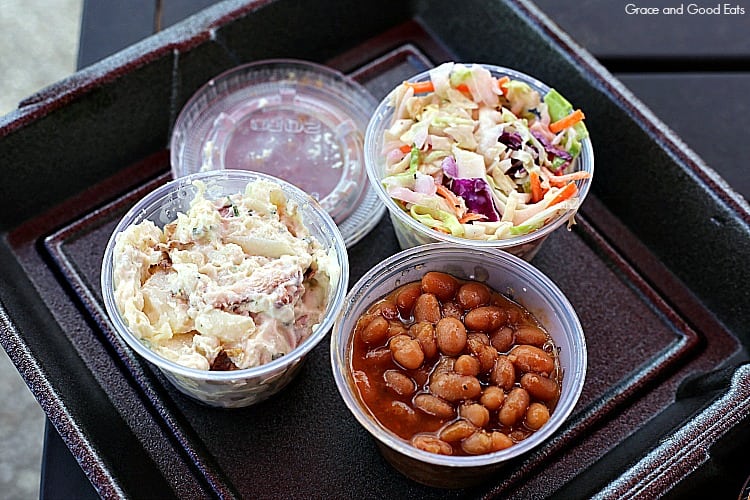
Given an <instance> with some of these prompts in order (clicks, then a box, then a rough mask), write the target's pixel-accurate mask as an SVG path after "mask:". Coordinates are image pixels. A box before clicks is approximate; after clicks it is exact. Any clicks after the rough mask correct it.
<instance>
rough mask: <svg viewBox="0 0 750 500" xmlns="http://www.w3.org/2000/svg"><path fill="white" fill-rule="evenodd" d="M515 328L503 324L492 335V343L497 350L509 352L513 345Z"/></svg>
mask: <svg viewBox="0 0 750 500" xmlns="http://www.w3.org/2000/svg"><path fill="white" fill-rule="evenodd" d="M513 339H514V334H513V329H512V328H510V327H509V326H501V327H500V328H498V329H497V330H495V331H494V332H492V335H490V344H492V347H494V348H495V349H497V352H507V351H508V349H510V348H511V347H512V346H513Z"/></svg>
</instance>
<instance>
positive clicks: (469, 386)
mask: <svg viewBox="0 0 750 500" xmlns="http://www.w3.org/2000/svg"><path fill="white" fill-rule="evenodd" d="M430 392H432V393H433V394H434V395H436V396H439V397H441V398H443V399H445V400H446V401H451V402H457V401H463V400H467V399H474V398H476V397H478V396H479V395H480V394H481V393H482V386H481V385H480V383H479V380H478V379H477V378H476V377H471V376H468V375H459V374H458V373H455V372H444V373H438V374H433V376H432V378H431V380H430Z"/></svg>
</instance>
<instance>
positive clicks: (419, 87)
mask: <svg viewBox="0 0 750 500" xmlns="http://www.w3.org/2000/svg"><path fill="white" fill-rule="evenodd" d="M404 85H406V86H407V87H411V88H413V89H414V93H415V94H421V93H423V92H434V91H435V86H434V85H433V84H432V82H431V81H429V80H428V81H426V82H404Z"/></svg>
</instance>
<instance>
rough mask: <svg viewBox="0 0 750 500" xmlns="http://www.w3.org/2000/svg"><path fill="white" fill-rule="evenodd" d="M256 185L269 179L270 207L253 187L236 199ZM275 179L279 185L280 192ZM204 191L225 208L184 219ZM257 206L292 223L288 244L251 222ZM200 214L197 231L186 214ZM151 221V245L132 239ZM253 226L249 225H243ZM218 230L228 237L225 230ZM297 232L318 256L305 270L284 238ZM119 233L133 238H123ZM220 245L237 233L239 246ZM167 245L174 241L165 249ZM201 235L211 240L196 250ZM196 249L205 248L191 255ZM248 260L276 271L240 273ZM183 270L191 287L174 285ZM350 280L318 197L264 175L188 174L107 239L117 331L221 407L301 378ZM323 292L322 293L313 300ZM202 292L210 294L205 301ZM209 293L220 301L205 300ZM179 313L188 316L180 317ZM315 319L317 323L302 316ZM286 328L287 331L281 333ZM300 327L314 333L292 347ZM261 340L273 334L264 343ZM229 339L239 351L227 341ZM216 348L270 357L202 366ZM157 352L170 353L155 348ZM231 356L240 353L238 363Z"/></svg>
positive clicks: (179, 384)
mask: <svg viewBox="0 0 750 500" xmlns="http://www.w3.org/2000/svg"><path fill="white" fill-rule="evenodd" d="M256 182H263V183H264V184H262V186H264V189H263V190H262V191H264V193H265V194H263V196H265V197H266V198H268V199H270V200H271V201H272V203H265V199H264V203H265V204H263V203H260V202H259V201H257V200H256V199H255V198H253V197H252V196H250V195H249V194H246V196H245V200H247V201H243V200H242V199H240V201H237V198H232V197H233V196H236V195H237V194H238V193H245V189H246V186H248V183H256ZM268 183H271V184H268ZM260 185H261V184H258V186H260ZM271 185H272V186H276V187H278V191H276V190H274V189H273V188H272V187H270V186H271ZM252 192H253V193H256V192H258V191H252ZM248 193H250V191H248ZM268 193H271V194H268ZM282 195H283V196H282ZM196 198H198V199H199V200H212V201H213V200H216V202H215V205H217V206H218V208H217V210H216V211H215V213H214V212H211V211H210V210H208V209H206V213H208V215H207V216H205V218H204V219H198V218H196V219H193V216H192V215H191V216H187V215H185V214H186V213H188V211H189V209H190V208H191V203H192V202H193V200H194V199H196ZM259 199H260V197H259ZM196 205H197V203H196ZM203 206H208V205H203ZM268 207H271V209H270V210H268ZM254 211H255V213H256V216H257V217H270V218H271V219H273V217H272V216H274V217H277V219H278V220H279V221H281V220H282V218H283V222H278V224H276V226H270V227H272V228H273V230H275V231H277V232H285V231H286V230H285V229H284V227H283V226H280V225H279V224H285V225H286V227H287V228H288V232H289V234H288V235H287V236H286V237H287V240H279V239H276V240H274V238H279V237H274V236H273V231H271V230H265V229H263V227H261V225H260V224H261V223H260V222H257V221H256V222H247V221H255V220H256V219H252V217H253V215H252V214H253V212H254ZM243 212H244V214H247V215H244V214H243ZM189 213H190V214H193V213H195V212H189ZM277 214H278V215H277ZM243 217H244V218H243ZM233 218H234V220H233ZM178 219H179V220H182V221H183V224H182V225H180V224H179V223H177V224H175V225H174V227H175V229H172V228H170V229H169V230H168V231H167V230H164V227H165V226H167V225H169V224H170V223H172V222H174V221H177V220H178ZM271 219H269V220H271ZM193 220H198V221H203V222H200V223H196V224H193V226H192V229H190V227H188V226H186V225H185V221H188V222H191V224H192V221H193ZM205 220H209V222H205ZM258 220H259V219H258ZM240 222H241V223H242V224H244V226H241V227H242V228H243V230H241V231H235V232H232V233H231V235H230V236H228V237H227V236H224V235H223V233H221V232H220V231H217V232H212V231H214V230H217V228H219V229H220V227H227V226H229V227H232V228H236V227H237V226H236V225H235V226H231V224H238V223H240ZM151 223H153V225H151ZM139 224H140V225H139ZM253 224H256V225H254V226H253ZM135 225H139V226H135ZM301 226H303V227H301ZM134 227H135V229H133V228H134ZM145 227H148V228H149V230H150V232H148V233H144V234H148V235H151V236H147V238H150V239H147V241H146V242H145V243H144V244H143V245H140V243H139V245H137V246H136V245H131V241H133V240H135V241H141V240H138V239H137V238H138V237H139V235H140V234H141V229H140V228H145ZM186 227H188V229H185V228H186ZM244 227H248V228H250V230H248V231H244ZM129 229H130V230H129ZM136 230H137V232H136ZM165 233H169V234H170V237H169V240H166V238H162V239H161V242H162V246H159V240H160V237H159V235H160V234H165ZM217 234H218V235H221V236H215V235H217ZM201 238H207V240H201ZM298 238H299V239H302V242H301V243H299V248H303V249H307V248H310V249H312V250H311V251H310V252H309V255H311V256H313V257H311V262H312V263H311V264H309V267H307V268H306V269H304V270H297V271H295V270H294V269H293V266H288V265H287V264H286V263H287V262H288V261H289V259H290V256H289V252H288V251H286V250H284V248H282V247H281V245H283V244H288V242H289V241H292V242H294V243H295V244H296V243H297V239H298ZM290 239H291V240H290ZM118 240H124V242H121V244H120V245H118ZM219 240H231V244H225V243H226V241H221V242H219ZM164 241H168V244H167V245H165V244H164ZM196 241H201V242H203V243H204V244H205V245H202V246H196V243H195V242H196ZM285 241H286V243H284V242H285ZM279 242H281V243H279ZM190 245H193V246H190ZM165 246H166V247H168V248H170V249H171V248H173V247H177V248H179V249H180V250H181V251H184V250H188V251H187V252H184V253H175V254H173V253H171V252H165V251H163V250H162V249H163V248H164V247H165ZM141 248H143V249H144V250H143V251H141V250H140V249H141ZM151 248H155V249H158V251H160V252H161V253H160V254H159V253H157V254H155V256H152V257H150V258H149V257H148V255H154V254H153V253H150V249H151ZM193 248H200V249H206V250H205V252H204V251H203V250H201V251H200V252H191V250H192V249H193ZM295 248H297V247H295ZM305 251H306V250H300V251H299V252H298V254H300V255H303V256H305V257H304V259H302V258H301V262H304V263H305V264H306V265H307V263H308V261H307V260H305V259H306V258H307V257H306V254H305V253H304V252H305ZM243 252H244V253H243ZM167 255H169V257H167ZM259 255H260V256H259ZM295 255H296V254H295ZM149 259H150V260H149ZM243 259H244V260H243ZM246 263H247V265H248V266H251V267H250V269H253V270H255V269H270V272H268V273H266V274H265V275H264V274H259V272H255V271H254V272H255V274H253V273H251V272H245V273H244V274H243V273H240V272H237V273H235V274H233V273H234V271H233V270H236V269H245V268H243V266H244V265H245V264H246ZM261 265H262V266H265V267H260V266H261ZM178 266H181V267H178ZM191 266H194V267H191ZM252 266H256V267H252ZM277 267H278V268H279V269H282V271H281V273H280V274H276V271H275V270H276V269H277ZM290 267H291V268H292V271H289V273H288V276H287V277H285V275H284V271H283V269H287V268H290ZM165 268H166V269H167V271H166V272H165V273H164V274H162V275H160V276H162V277H163V278H164V280H163V281H155V282H154V281H150V278H151V277H154V276H157V275H158V273H159V272H161V271H163V269H165ZM215 268H223V269H229V270H231V272H230V271H227V272H226V273H219V272H218V271H217V272H215V276H218V278H216V279H214V280H213V281H211V277H212V273H214V269H215ZM180 272H182V273H183V275H184V276H188V277H190V276H194V277H195V279H194V280H193V282H192V284H189V285H184V284H183V283H184V282H185V281H184V280H183V281H179V280H177V279H176V278H175V279H173V280H172V281H169V279H168V278H169V276H170V274H167V273H176V274H178V275H179V273H180ZM294 272H296V274H294ZM303 273H304V279H303ZM277 275H279V276H281V277H280V278H279V280H277V282H274V280H273V277H274V276H277ZM179 276H182V275H179ZM233 276H237V278H236V279H235V278H234V277H233ZM295 276H296V277H295ZM172 277H173V278H174V276H173V275H172ZM269 277H270V278H271V279H270V280H269V279H268V278H269ZM348 278H349V265H348V258H347V252H346V246H345V244H344V240H343V238H342V236H341V233H340V231H339V230H338V228H337V227H336V224H335V223H334V222H333V219H331V217H330V216H329V215H328V213H327V212H326V211H325V210H324V209H323V208H322V207H321V206H320V204H319V203H318V202H317V201H316V200H314V199H313V198H312V197H310V196H309V195H307V194H306V193H304V192H303V191H302V190H300V189H299V188H297V187H295V186H293V185H292V184H289V183H288V182H285V181H283V180H280V179H277V178H275V177H272V176H268V175H266V174H262V173H256V172H248V171H241V170H225V171H213V172H205V173H197V174H192V175H189V176H186V177H181V178H178V179H176V180H173V181H170V182H168V183H167V184H165V185H163V186H161V187H159V188H157V189H156V190H154V191H152V192H151V193H150V194H148V195H146V196H145V197H144V198H143V199H141V200H140V201H139V202H138V203H136V205H135V206H133V207H132V208H131V209H130V210H129V211H128V212H127V214H125V216H124V217H123V218H122V220H120V222H119V223H118V224H117V226H116V227H115V229H114V231H113V234H112V236H111V237H110V239H109V241H108V243H107V246H106V249H105V253H104V259H103V263H102V273H101V285H102V294H103V297H104V304H105V308H106V311H107V313H108V315H109V318H110V320H111V322H112V325H113V327H114V330H115V331H116V332H117V334H118V335H119V336H120V337H121V338H122V339H123V340H124V341H125V342H126V343H127V344H128V345H129V346H130V347H131V348H132V350H133V351H135V353H137V354H138V355H139V356H141V357H143V359H145V360H146V361H148V362H150V363H151V364H153V365H155V366H156V367H158V368H159V369H160V370H161V371H162V373H164V375H165V376H166V378H167V379H168V380H169V381H170V382H171V383H172V384H173V385H174V386H175V387H176V388H177V389H179V390H180V391H181V392H183V393H184V394H187V395H188V396H191V397H193V398H195V399H197V400H199V401H201V402H203V403H206V404H209V405H212V406H219V407H242V406H248V405H251V404H254V403H256V402H259V401H262V400H264V399H266V398H268V397H270V396H272V395H273V394H275V393H277V392H278V391H279V390H281V389H282V388H283V387H284V386H286V385H287V384H288V383H289V382H290V381H291V380H292V379H293V377H294V376H295V375H296V374H297V372H298V371H299V369H300V367H301V366H302V362H303V361H304V359H305V356H306V355H307V353H308V352H310V350H312V349H313V348H314V347H315V346H316V345H317V344H318V343H319V342H320V341H321V340H322V339H323V337H324V336H325V335H326V333H327V332H328V331H329V330H330V328H331V326H332V325H333V322H334V320H335V318H336V316H337V314H338V312H339V310H340V309H341V307H342V305H343V299H344V296H345V294H346V288H347V283H348ZM311 280H317V281H315V282H313V281H311ZM207 282H208V284H206V283H207ZM154 283H155V284H154ZM149 286H154V287H157V289H156V291H154V290H153V289H151V290H150V291H149V292H148V293H146V292H145V291H144V290H146V288H147V287H149ZM159 287H160V288H159ZM212 287H213V288H212ZM305 287H307V288H305ZM315 290H317V292H315V293H317V295H310V294H312V293H313V291H315ZM200 293H202V295H201V297H200V298H196V296H197V295H198V294H200ZM209 293H211V294H213V295H211V296H210V297H213V298H207V297H209ZM274 294H275V295H274ZM295 294H296V295H295ZM266 298H268V299H269V300H265V299H266ZM308 298H309V300H310V303H312V304H314V309H312V311H313V312H312V313H310V314H309V315H308V316H305V317H302V315H303V314H305V313H306V312H307V309H306V307H307V302H305V301H307V300H308ZM212 300H213V302H211V301H212ZM207 304H209V305H210V307H209V306H207ZM289 304H291V305H289ZM285 306H287V308H286V309H284V307H285ZM298 306H299V309H298ZM291 308H293V315H294V317H293V318H292V317H286V316H284V315H283V314H282V313H281V312H282V311H286V312H289V311H290V310H292V309H291ZM175 311H177V313H175ZM180 311H182V313H184V314H183V315H182V316H180V315H179V314H180ZM298 311H301V312H300V313H298ZM274 315H275V316H274ZM287 316H289V315H288V314H287ZM155 318H160V319H155ZM277 318H278V319H277ZM306 318H314V319H313V320H311V321H310V322H309V323H304V321H306ZM162 320H163V321H162ZM166 324H168V325H169V326H165V325H166ZM264 324H265V325H266V327H265V328H264V327H263V325H264ZM269 324H270V326H268V325H269ZM144 325H145V326H144ZM151 325H155V326H157V327H158V328H156V330H157V331H155V332H154V331H152V330H154V329H153V328H151ZM248 325H249V327H248ZM308 325H309V327H308ZM298 326H299V329H298ZM243 328H245V329H246V330H247V331H243ZM144 332H145V333H144ZM248 332H249V333H248ZM279 332H280V333H281V334H283V335H285V336H286V337H283V338H282V337H278V336H274V335H276V334H277V333H279ZM290 332H293V333H295V334H296V333H297V332H305V333H304V334H300V336H299V338H297V339H296V342H292V341H289V342H287V339H288V338H289V335H291V333H290ZM198 333H200V335H198ZM188 335H193V337H192V344H190V339H188V340H187V341H183V342H182V343H181V344H178V345H177V346H176V347H172V345H173V344H172V343H175V342H180V341H181V339H185V338H186V336H188ZM261 335H265V337H263V338H261V337H260V336H261ZM232 336H234V337H232ZM227 338H229V341H231V342H232V344H229V345H231V346H232V349H235V350H230V349H229V348H228V347H225V344H226V342H228V341H227V340H226V339H227ZM217 339H219V340H217ZM248 339H250V340H248ZM285 342H287V343H285ZM217 343H221V344H222V347H221V349H222V350H223V351H226V352H228V353H230V354H226V355H225V356H226V359H241V360H251V361H252V360H253V359H255V358H253V357H252V356H256V355H257V358H258V362H259V363H261V364H258V365H256V366H249V367H242V365H241V364H240V365H239V366H238V365H236V364H234V365H233V366H230V368H229V369H228V368H227V363H226V359H224V363H223V365H224V366H223V367H222V366H217V365H220V364H221V363H219V360H218V359H216V358H218V357H219V356H216V358H214V359H213V360H212V361H211V363H212V364H211V366H204V367H203V368H198V367H196V365H195V360H198V361H200V360H201V356H200V355H198V354H196V353H207V352H209V349H210V348H212V347H211V346H213V348H214V349H215V348H216V344H217ZM274 343H276V344H274ZM294 343H297V345H296V346H294ZM278 345H281V346H288V347H290V348H291V350H290V351H289V352H278V350H279V347H278ZM269 346H270V347H269ZM155 349H156V350H159V349H166V350H162V351H160V353H157V352H155ZM237 349H240V350H239V351H238V350H237ZM223 351H222V352H223ZM246 351H247V352H246ZM212 352H214V354H215V353H216V352H217V351H212ZM162 353H164V354H162ZM240 353H241V354H240ZM258 353H259V354H258ZM167 354H168V356H167ZM230 355H233V356H236V358H229V356H230ZM243 356H244V357H243ZM264 356H265V359H264ZM185 360H187V361H185ZM203 362H204V363H208V361H206V360H204V361H203ZM243 362H244V361H243ZM186 363H187V364H186ZM209 368H210V370H209Z"/></svg>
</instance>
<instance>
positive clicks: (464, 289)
mask: <svg viewBox="0 0 750 500" xmlns="http://www.w3.org/2000/svg"><path fill="white" fill-rule="evenodd" d="M456 302H457V303H458V305H459V306H461V307H462V308H463V309H464V310H469V309H475V308H477V307H479V306H486V305H487V304H489V303H490V289H489V288H487V285H483V284H482V283H478V282H476V281H472V282H469V283H464V284H463V285H461V288H459V289H458V292H457V293H456Z"/></svg>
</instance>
